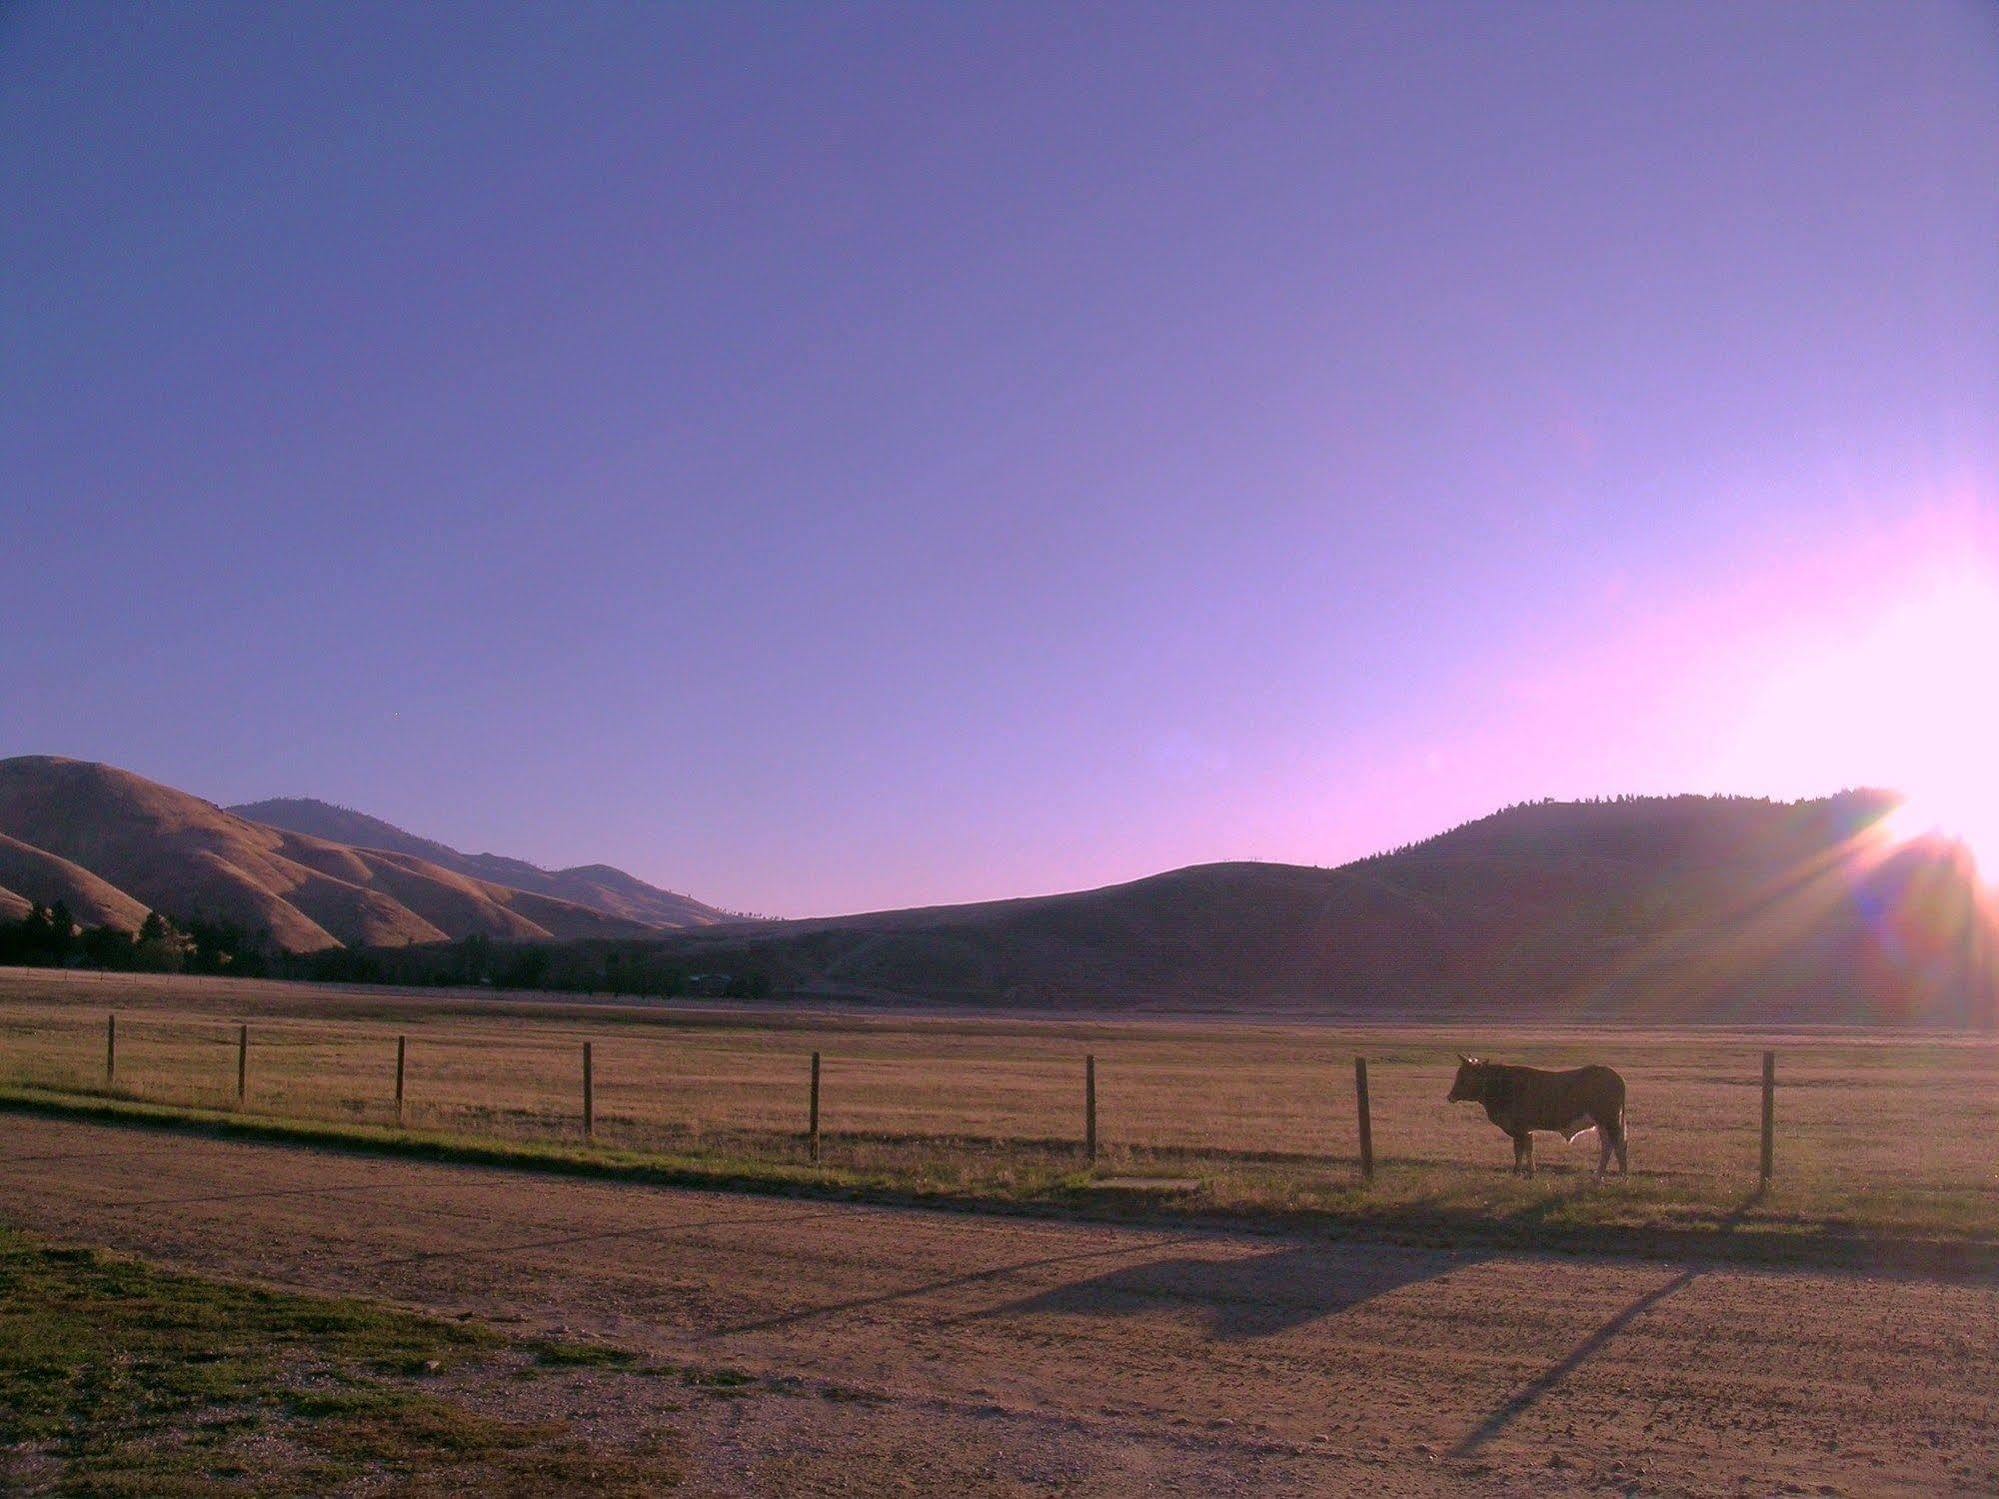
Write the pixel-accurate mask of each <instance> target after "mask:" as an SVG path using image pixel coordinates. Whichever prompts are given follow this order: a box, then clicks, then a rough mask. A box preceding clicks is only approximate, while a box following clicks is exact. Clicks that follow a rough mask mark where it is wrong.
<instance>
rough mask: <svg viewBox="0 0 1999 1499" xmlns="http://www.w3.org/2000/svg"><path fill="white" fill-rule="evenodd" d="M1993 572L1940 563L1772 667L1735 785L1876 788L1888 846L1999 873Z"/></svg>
mask: <svg viewBox="0 0 1999 1499" xmlns="http://www.w3.org/2000/svg"><path fill="white" fill-rule="evenodd" d="M1995 664H1999V572H1995V571H1994V570H1993V569H1992V568H1990V567H1987V566H1984V565H1982V564H1981V563H1977V562H1969V561H1967V562H1959V563H1948V564H1944V565H1943V566H1941V567H1933V568H1931V569H1930V570H1928V571H1925V572H1921V573H1918V574H1915V575H1914V576H1912V577H1911V578H1910V579H1909V581H1908V583H1907V584H1906V585H1905V586H1904V587H1903V588H1901V589H1900V590H1899V591H1898V592H1897V593H1896V594H1894V595H1893V596H1892V598H1891V600H1890V601H1889V602H1887V603H1885V604H1883V605H1881V606H1879V607H1877V608H1876V609H1874V610H1873V611H1870V612H1869V613H1867V614H1865V615H1852V616H1848V617H1847V618H1846V619H1845V620H1844V621H1842V622H1832V621H1828V622H1826V623H1825V624H1824V625H1823V626H1822V628H1821V630H1820V631H1819V633H1818V634H1816V635H1815V636H1813V637H1810V638H1807V639H1801V640H1799V641H1798V642H1797V643H1796V646H1795V647H1794V651H1793V653H1792V654H1791V656H1790V659H1789V660H1788V661H1785V662H1783V663H1781V664H1773V667H1772V669H1770V670H1769V672H1768V674H1767V675H1765V676H1763V677H1762V679H1761V684H1760V686H1759V688H1758V689H1757V690H1756V692H1755V693H1754V694H1753V696H1752V697H1751V699H1750V700H1749V701H1748V702H1747V703H1746V704H1745V711H1744V713H1743V715H1742V717H1741V718H1740V719H1739V720H1738V721H1737V725H1736V729H1737V735H1738V750H1739V758H1738V759H1737V760H1736V764H1737V765H1739V766H1740V767H1741V768H1742V770H1743V771H1744V772H1745V773H1743V774H1740V775H1738V776H1736V777H1735V779H1737V780H1740V781H1751V782H1753V781H1757V780H1761V781H1763V782H1765V783H1767V784H1772V785H1785V786H1790V787H1794V788H1796V789H1795V790H1794V791H1793V793H1792V794H1794V795H1811V794H1820V795H1823V794H1824V792H1825V791H1826V790H1829V789H1831V788H1833V787H1837V786H1879V787H1884V788H1887V789H1890V790H1893V791H1896V792H1899V793H1900V794H1901V795H1902V796H1903V798H1905V800H1904V802H1903V804H1902V805H1901V806H1900V807H1899V808H1898V809H1897V810H1896V811H1895V812H1894V813H1893V814H1892V815H1891V816H1890V817H1889V818H1888V819H1887V820H1885V821H1884V822H1883V823H1882V824H1881V829H1882V831H1883V832H1884V833H1885V834H1887V835H1889V836H1892V837H1898V838H1917V837H1923V836H1929V835H1935V836H1941V837H1945V838H1950V839H1953V840H1955V841H1957V842H1959V843H1961V844H1963V845H1964V846H1965V847H1966V848H1967V849H1968V850H1969V851H1970V853H1971V855H1972V857H1973V858H1974V859H1976V860H1977V861H1978V864H1979V866H1980V868H1981V869H1982V870H1983V871H1984V872H1985V875H1986V878H1988V879H1991V878H1993V877H1995V876H1999V687H1996V686H1995V682H1994V678H1995V676H1999V672H1995V669H1994V668H1995Z"/></svg>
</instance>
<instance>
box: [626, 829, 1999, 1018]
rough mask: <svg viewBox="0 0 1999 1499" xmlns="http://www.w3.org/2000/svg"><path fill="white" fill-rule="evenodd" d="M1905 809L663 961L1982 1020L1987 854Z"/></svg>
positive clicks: (1379, 868) (1455, 1007)
mask: <svg viewBox="0 0 1999 1499" xmlns="http://www.w3.org/2000/svg"><path fill="white" fill-rule="evenodd" d="M1893 805H1894V798H1893V797H1892V796H1889V795H1886V794H1884V793H1874V792H1850V793H1845V794H1842V795H1840V796H1836V797H1830V798H1825V799H1821V800H1817V801H1807V802H1798V803H1776V802H1769V801H1764V800H1760V799H1751V798H1708V797H1691V796H1689V797H1664V798H1632V799H1625V800H1620V801H1616V802H1599V803H1543V804H1535V805H1528V806H1520V807H1515V808H1511V809H1509V810H1507V811H1505V812H1501V813H1498V814H1495V815H1494V816H1492V817H1488V818H1484V819H1481V820H1480V821H1478V822H1474V823H1470V824H1467V825H1465V826H1463V827H1460V828H1456V829H1453V830H1451V831H1450V832H1447V833H1444V834H1441V835H1439V836H1437V837H1435V838H1432V839H1429V840H1427V841H1425V842H1423V843H1419V844H1416V845H1413V846H1411V847H1409V848H1404V849H1399V850H1396V851H1394V852H1393V853H1389V854H1384V855H1380V856H1377V857H1374V858H1369V859H1364V860H1361V861H1359V862H1357V863H1354V864H1349V865H1346V866H1344V867H1342V868H1338V869H1318V868H1304V867H1298V866H1292V865H1281V864H1256V863H1236V864H1210V865H1199V866H1195V867H1192V868H1188V869H1181V870H1176V871H1173V872H1171V873H1168V874H1161V875H1155V876H1152V877H1151V878H1148V879H1142V880H1137V881H1134V882H1131V883H1129V884H1123V885H1115V886H1110V887H1108V888H1105V889H1101V890H1092V891H1083V892H1078V893H1074V894H1067V895H1055V896H1045V897H1039V898H1032V899H1025V900H1013V901H999V902H990V903H986V904H980V905H968V906H945V907H934V908H929V909H923V910H911V911H890V912H876V913H870V914H866V915H861V916H850V917H838V918H831V919H825V920H815V921H793V922H780V923H773V924H771V925H769V926H766V927H762V928H756V929H745V928H722V929H718V930H715V931H711V932H707V933H691V934H686V935H683V936H680V937H678V938H676V939H674V940H672V941H671V942H669V943H667V944H665V945H664V947H663V948H662V950H661V955H662V957H663V958H665V959H666V960H668V961H672V962H675V963H678V964H680V965H682V966H683V967H686V968H689V969H693V970H697V971H717V972H743V971H753V972H758V973H761V974H763V975H765V976H767V977H768V978H769V979H770V980H771V982H772V983H774V984H775V985H776V986H777V987H778V988H779V989H786V988H790V989H796V990H803V991H806V992H819V993H849V994H856V995H877V996H881V995H902V996H917V997H925V998H933V999H949V1000H972V1001H980V1002H988V1003H990V1002H1011V1003H1030V1004H1033V1003H1063V1004H1101V1005H1111V1006H1116V1005H1140V1004H1147V1003H1152V1002H1167V1003H1175V1004H1184V1003H1187V1002H1190V1001H1191V1002H1196V1003H1213V1004H1216V1005H1222V1006H1226V1005H1230V1004H1239V1003H1243V1002H1254V1003H1257V1004H1261V1005H1279V1006H1296V1007H1299V1008H1303V1009H1309V1010H1320V1011H1325V1010H1337V1011H1345V1012H1375V1013H1409V1012H1413V1011H1441V1012H1455V1013H1478V1012H1488V1013H1515V1014H1519V1013H1534V1014H1545V1013H1565V1014H1575V1015H1578V1016H1585V1015H1586V1016H1596V1017H1602V1016H1606V1015H1633V1016H1645V1017H1648V1018H1674V1019H1713V1020H1749V1019H1753V1020H1758V1021H1834V1022H1837V1021H1857V1020H1866V1021H1881V1020H1888V1021H1923V1022H1931V1023H1937V1024H1949V1025H1958V1024H1966V1023H1974V1022H1975V1023H1984V1022H1986V1021H1988V1020H1989V1019H1990V1018H1991V1016H1992V1014H1993V995H1994V979H1993V972H1994V964H1993V958H1992V951H1991V943H1990V940H1989V932H1990V912H1989V910H1988V909H1987V907H1986V896H1985V893H1984V890H1983V887H1982V886H1981V884H1980V882H1979V881H1978V879H1977V878H1976V875H1975V872H1974V871H1973V870H1972V869H1971V868H1970V865H1969V862H1968V859H1967V857H1966V855H1965V853H1964V851H1963V850H1962V849H1961V848H1959V847H1957V846H1956V845H1951V844H1945V843H1939V842H1936V841H1925V842H1917V843H1897V842H1894V841H1893V840H1891V839H1890V838H1889V837H1888V836H1887V835H1886V833H1885V832H1884V831H1883V828H1882V826H1881V819H1882V818H1883V816H1884V815H1885V813H1886V812H1887V811H1889V810H1890V809H1891V808H1892V807H1893Z"/></svg>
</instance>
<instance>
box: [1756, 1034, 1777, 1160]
mask: <svg viewBox="0 0 1999 1499" xmlns="http://www.w3.org/2000/svg"><path fill="white" fill-rule="evenodd" d="M1776 1155H1777V1053H1776V1052H1774V1051H1766V1052H1764V1053H1763V1162H1762V1171H1761V1173H1760V1175H1761V1178H1762V1183H1763V1185H1764V1186H1766V1187H1767V1186H1769V1185H1770V1176H1771V1172H1772V1170H1773V1168H1774V1167H1775V1164H1776Z"/></svg>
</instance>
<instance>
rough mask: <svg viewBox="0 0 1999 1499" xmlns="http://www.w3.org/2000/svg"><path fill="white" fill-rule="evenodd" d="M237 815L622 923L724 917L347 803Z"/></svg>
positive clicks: (615, 878)
mask: <svg viewBox="0 0 1999 1499" xmlns="http://www.w3.org/2000/svg"><path fill="white" fill-rule="evenodd" d="M228 810H229V811H231V812H233V813H235V814H236V815H237V816H239V817H245V818H248V819H249V820H250V821H252V822H260V823H263V824H265V825H266V826H268V827H274V828H279V829H282V830H284V831H286V832H292V833H302V834H305V835H307V836H309V837H313V838H320V839H324V840H327V841H329V842H334V843H346V844H351V845H353V846H354V847H357V848H365V849H381V850H385V851H388V852H391V853H399V854H408V855H412V856H414V857H415V858H418V859H421V860H423V861H424V862H425V863H427V864H432V865H435V866H437V867H438V868H440V869H448V870H451V871H453V872H454V873H456V874H461V875H466V876H469V877H470V878H472V879H475V880H481V881H484V882H486V883H488V884H497V885H505V886H508V887H509V888H511V889H515V890H525V891H528V892H531V893H533V894H536V895H542V896H547V897H549V898H551V899H554V900H560V901H566V902H569V903H570V904H572V905H579V906H585V907H587V908H589V909H590V910H593V911H597V912H600V913H602V914H603V915H606V916H613V917H616V918H618V919H619V920H621V921H631V922H637V923H639V924H641V925H644V926H654V927H665V928H675V927H690V926H709V925H712V924H714V923H716V922H719V921H723V920H726V919H727V918H726V916H725V915H724V913H723V912H721V911H719V910H717V909H716V908H715V907H714V906H710V905H704V904H703V903H702V902H700V901H698V900H695V899H694V898H693V897H692V896H687V895H681V894H679V893H678V892H677V891H672V890H661V889H660V888H658V887H657V886H655V885H648V884H647V883H646V882H645V881H644V880H641V879H637V878H635V877H634V876H632V875H629V874H626V873H625V872H624V871H623V870H622V869H613V868H612V867H611V866H610V865H608V864H581V865H578V866H576V867H575V868H573V869H543V868H541V867H540V866H539V865H536V864H530V863H528V862H527V861H526V860H525V859H514V858H509V857H507V856H506V855H504V854H467V853H461V852H459V851H458V850H457V849H455V848H452V847H450V846H449V845H448V844H443V843H439V842H437V841H436V840H435V839H431V838H422V837H419V836H417V835H416V834H415V833H410V832H406V831H404V830H403V829H402V828H399V827H397V826H396V825H395V824H394V823H390V822H384V821H382V820H381V819H380V818H379V817H370V816H368V815H367V814H366V813H365V812H356V811H355V810H354V809H353V808H351V807H338V806H335V805H333V804H332V803H331V802H323V801H319V800H316V799H315V798H313V797H274V798H272V799H270V800H268V801H261V802H245V803H243V804H241V805H240V806H233V807H230V808H229V809H228Z"/></svg>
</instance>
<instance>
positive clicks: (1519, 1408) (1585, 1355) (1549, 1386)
mask: <svg viewBox="0 0 1999 1499" xmlns="http://www.w3.org/2000/svg"><path fill="white" fill-rule="evenodd" d="M1765 1190H1766V1189H1765V1185H1764V1184H1763V1183H1760V1182H1759V1183H1758V1184H1757V1186H1756V1187H1755V1188H1754V1189H1752V1190H1751V1191H1750V1192H1749V1193H1748V1194H1747V1195H1746V1196H1745V1197H1743V1199H1742V1200H1741V1201H1740V1202H1738V1203H1737V1204H1736V1205H1735V1207H1734V1208H1733V1209H1732V1210H1731V1211H1730V1212H1729V1214H1728V1216H1727V1217H1726V1218H1724V1219H1722V1220H1721V1222H1720V1223H1718V1224H1717V1225H1715V1230H1714V1235H1713V1237H1714V1238H1715V1239H1717V1240H1720V1239H1724V1238H1726V1237H1727V1236H1728V1235H1730V1234H1732V1233H1734V1232H1735V1230H1736V1228H1737V1227H1739V1226H1740V1225H1741V1223H1742V1220H1743V1219H1744V1218H1746V1217H1747V1216H1748V1215H1749V1211H1750V1209H1751V1208H1753V1207H1755V1206H1756V1205H1757V1204H1759V1203H1760V1202H1762V1201H1763V1198H1764V1195H1765ZM1710 1268H1712V1266H1710V1265H1708V1264H1698V1263H1697V1264H1691V1265H1687V1266H1685V1267H1684V1268H1683V1269H1682V1270H1681V1271H1680V1273H1679V1274H1678V1275H1675V1276H1674V1277H1673V1278H1672V1279H1671V1280H1669V1281H1667V1282H1666V1283H1665V1284H1664V1285H1661V1286H1654V1287H1653V1288H1652V1289H1651V1290H1649V1291H1647V1292H1645V1294H1644V1295H1642V1296H1639V1297H1637V1298H1635V1299H1634V1300H1633V1301H1632V1302H1631V1303H1630V1304H1629V1305H1628V1306H1626V1307H1624V1308H1623V1309H1622V1310H1621V1311H1619V1312H1617V1313H1616V1314H1615V1315H1614V1316H1612V1317H1611V1318H1610V1319H1609V1320H1608V1321H1607V1322H1605V1323H1604V1324H1603V1325H1602V1326H1601V1327H1599V1328H1597V1329H1596V1330H1595V1331H1594V1332H1592V1333H1591V1334H1590V1335H1589V1336H1588V1337H1586V1338H1584V1339H1583V1340H1582V1341H1581V1342H1580V1343H1578V1344H1577V1345H1576V1346H1575V1347H1574V1348H1572V1349H1570V1350H1569V1352H1568V1353H1567V1354H1566V1355H1565V1356H1563V1357H1562V1358H1561V1359H1559V1360H1558V1361H1556V1362H1555V1363H1554V1364H1552V1365H1550V1366H1549V1367H1548V1368H1546V1369H1544V1370H1542V1371H1541V1372H1540V1373H1539V1374H1537V1375H1535V1376H1534V1378H1532V1379H1531V1380H1529V1381H1528V1382H1527V1383H1526V1384H1525V1385H1524V1386H1522V1387H1521V1388H1520V1389H1519V1390H1517V1391H1515V1392H1514V1394H1513V1395H1512V1396H1511V1397H1509V1398H1508V1399H1507V1400H1506V1401H1505V1403H1504V1404H1502V1405H1501V1406H1500V1407H1499V1408H1498V1409H1497V1410H1495V1411H1494V1412H1493V1413H1492V1414H1491V1415H1490V1416H1487V1417H1486V1418H1485V1420H1483V1421H1481V1422H1480V1423H1479V1424H1478V1425H1477V1426H1475V1427H1473V1428H1472V1429H1471V1430H1470V1431H1469V1432H1467V1433H1466V1434H1465V1436H1464V1437H1463V1438H1462V1439H1461V1440H1460V1441H1459V1442H1458V1444H1457V1445H1456V1446H1455V1447H1453V1448H1452V1449H1451V1452H1450V1455H1451V1456H1452V1457H1456V1458H1465V1457H1473V1456H1475V1455H1477V1453H1478V1451H1479V1449H1480V1448H1481V1447H1483V1446H1485V1444H1486V1443H1487V1442H1489V1441H1491V1440H1492V1439H1493V1438H1494V1437H1496V1436H1498V1435H1499V1434H1500V1433H1501V1432H1502V1431H1504V1430H1505V1429H1506V1428H1507V1427H1508V1426H1511V1425H1512V1424H1513V1422H1514V1421H1515V1420H1517V1419H1518V1418H1519V1417H1521V1416H1523V1415H1525V1414H1526V1413H1527V1412H1528V1411H1530V1410H1532V1409H1533V1408H1534V1407H1535V1406H1536V1405H1538V1404H1539V1403H1540V1402H1541V1400H1542V1399H1543V1398H1544V1397H1545V1396H1547V1395H1549V1394H1551V1393H1553V1391H1554V1390H1555V1388H1556V1386H1558V1385H1560V1384H1561V1383H1562V1381H1563V1380H1565V1379H1567V1378H1568V1377H1569V1376H1570V1375H1571V1374H1573V1373H1575V1372H1576V1370H1578V1369H1580V1368H1581V1367H1582V1366H1583V1365H1584V1364H1586V1363H1588V1362H1589V1361H1590V1360H1591V1359H1592V1358H1594V1357H1595V1356H1596V1355H1597V1354H1598V1353H1600V1352H1602V1351H1603V1349H1604V1348H1605V1347H1606V1346H1608V1345H1609V1343H1610V1341H1611V1340H1612V1339H1613V1338H1615V1337H1616V1336H1617V1335H1618V1334H1619V1333H1621V1332H1623V1331H1624V1329H1625V1328H1627V1327H1629V1326H1630V1325H1631V1324H1632V1323H1633V1322H1635V1321H1637V1320H1638V1319H1639V1318H1640V1317H1642V1316H1644V1315H1645V1313H1647V1312H1649V1311H1651V1310H1652V1308H1654V1307H1655V1306H1658V1305H1659V1304H1660V1303H1661V1302H1663V1301H1666V1300H1668V1299H1669V1298H1671V1297H1673V1296H1676V1295H1678V1294H1679V1293H1680V1292H1681V1291H1684V1290H1685V1289H1686V1288H1687V1287H1688V1286H1690V1285H1692V1284H1693V1283H1694V1281H1696V1280H1698V1279H1699V1278H1700V1277H1701V1276H1702V1275H1703V1274H1704V1273H1706V1272H1707V1271H1708V1270H1709V1269H1710Z"/></svg>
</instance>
